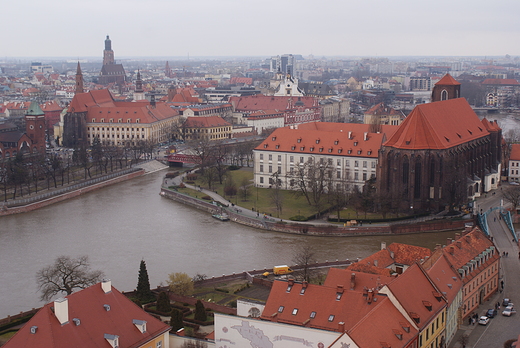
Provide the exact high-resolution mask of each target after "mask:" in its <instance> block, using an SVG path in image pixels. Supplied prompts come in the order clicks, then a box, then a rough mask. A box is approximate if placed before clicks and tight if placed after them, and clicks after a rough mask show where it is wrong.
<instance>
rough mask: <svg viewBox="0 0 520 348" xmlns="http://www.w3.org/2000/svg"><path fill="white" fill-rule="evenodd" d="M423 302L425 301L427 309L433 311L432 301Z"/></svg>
mask: <svg viewBox="0 0 520 348" xmlns="http://www.w3.org/2000/svg"><path fill="white" fill-rule="evenodd" d="M422 303H423V305H424V307H426V309H427V310H428V311H429V312H431V311H432V308H433V306H432V303H431V302H430V301H422Z"/></svg>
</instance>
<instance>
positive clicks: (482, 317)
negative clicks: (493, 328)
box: [478, 316, 489, 325]
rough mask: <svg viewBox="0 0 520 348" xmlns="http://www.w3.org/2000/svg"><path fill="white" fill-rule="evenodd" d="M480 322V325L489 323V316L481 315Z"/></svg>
mask: <svg viewBox="0 0 520 348" xmlns="http://www.w3.org/2000/svg"><path fill="white" fill-rule="evenodd" d="M478 323H479V324H480V325H487V324H488V323H489V318H488V317H486V316H481V317H480V319H479V320H478Z"/></svg>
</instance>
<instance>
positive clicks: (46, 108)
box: [40, 100, 63, 112]
mask: <svg viewBox="0 0 520 348" xmlns="http://www.w3.org/2000/svg"><path fill="white" fill-rule="evenodd" d="M40 107H41V108H42V110H43V112H51V111H61V110H63V108H62V107H61V106H59V105H58V103H56V101H55V100H50V101H46V102H44V103H43V104H41V105H40Z"/></svg>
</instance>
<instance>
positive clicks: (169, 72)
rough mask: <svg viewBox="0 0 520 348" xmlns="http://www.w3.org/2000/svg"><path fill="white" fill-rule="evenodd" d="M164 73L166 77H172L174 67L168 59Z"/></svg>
mask: <svg viewBox="0 0 520 348" xmlns="http://www.w3.org/2000/svg"><path fill="white" fill-rule="evenodd" d="M164 74H165V75H166V77H169V78H172V69H171V68H170V64H169V63H168V61H166V67H165V68H164Z"/></svg>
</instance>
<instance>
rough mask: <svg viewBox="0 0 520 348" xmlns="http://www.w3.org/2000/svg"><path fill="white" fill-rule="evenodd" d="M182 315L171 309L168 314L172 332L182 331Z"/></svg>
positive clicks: (178, 311)
mask: <svg viewBox="0 0 520 348" xmlns="http://www.w3.org/2000/svg"><path fill="white" fill-rule="evenodd" d="M183 316H184V315H183V314H182V312H181V311H180V310H178V309H175V308H174V309H172V311H171V313H170V326H171V327H172V331H173V332H177V330H179V329H182V328H183V327H184V324H183V322H182V318H183Z"/></svg>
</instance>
